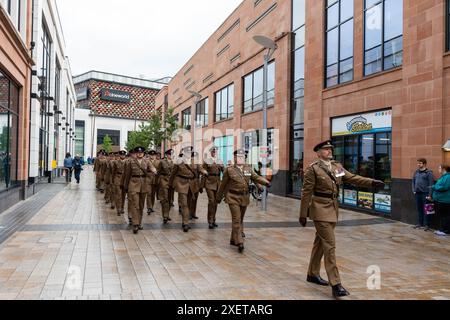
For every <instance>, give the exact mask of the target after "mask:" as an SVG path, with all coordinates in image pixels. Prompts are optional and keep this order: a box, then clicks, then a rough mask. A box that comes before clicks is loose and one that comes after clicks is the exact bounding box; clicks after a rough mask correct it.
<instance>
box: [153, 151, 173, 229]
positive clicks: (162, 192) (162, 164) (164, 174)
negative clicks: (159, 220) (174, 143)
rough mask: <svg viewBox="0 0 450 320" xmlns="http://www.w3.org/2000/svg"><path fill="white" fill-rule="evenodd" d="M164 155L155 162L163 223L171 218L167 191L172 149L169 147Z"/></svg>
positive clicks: (169, 187) (171, 165)
mask: <svg viewBox="0 0 450 320" xmlns="http://www.w3.org/2000/svg"><path fill="white" fill-rule="evenodd" d="M165 155H166V157H165V158H164V159H162V160H160V161H158V162H157V165H158V166H157V170H158V192H159V195H158V198H159V201H160V202H161V209H162V217H163V220H164V224H167V222H168V221H171V220H172V219H171V218H170V216H169V213H170V202H169V193H170V189H171V186H170V175H171V174H172V170H173V166H174V164H173V161H172V156H173V150H172V149H169V150H167V151H166V152H165Z"/></svg>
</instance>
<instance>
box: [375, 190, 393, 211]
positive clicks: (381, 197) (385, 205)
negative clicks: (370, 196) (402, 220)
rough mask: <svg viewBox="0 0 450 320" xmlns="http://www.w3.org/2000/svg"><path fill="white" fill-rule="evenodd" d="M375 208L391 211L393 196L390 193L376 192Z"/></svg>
mask: <svg viewBox="0 0 450 320" xmlns="http://www.w3.org/2000/svg"><path fill="white" fill-rule="evenodd" d="M375 210H377V211H382V212H391V196H390V195H389V194H381V193H375Z"/></svg>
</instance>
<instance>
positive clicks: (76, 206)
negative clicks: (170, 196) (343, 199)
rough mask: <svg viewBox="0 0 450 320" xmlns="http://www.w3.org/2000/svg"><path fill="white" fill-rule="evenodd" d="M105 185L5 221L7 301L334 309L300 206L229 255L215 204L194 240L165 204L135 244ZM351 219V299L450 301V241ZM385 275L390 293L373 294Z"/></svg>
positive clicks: (87, 185)
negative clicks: (212, 216)
mask: <svg viewBox="0 0 450 320" xmlns="http://www.w3.org/2000/svg"><path fill="white" fill-rule="evenodd" d="M93 179H94V176H93V174H92V168H86V170H84V171H83V175H82V182H81V184H80V185H77V184H75V183H73V184H71V185H69V186H67V187H65V188H64V189H62V187H61V186H60V187H58V186H52V185H49V188H48V189H46V190H45V191H42V192H41V193H38V195H36V196H35V197H33V198H31V199H29V200H27V201H25V202H23V203H22V204H19V205H18V206H15V207H13V208H11V209H10V210H8V211H7V212H5V213H3V214H1V215H0V226H3V228H0V299H33V300H35V299H71V300H77V299H78V300H88V299H95V300H122V299H123V300H138V299H146V300H153V299H169V300H174V299H186V300H198V299H236V300H253V299H269V300H270V299H287V300H292V299H314V300H317V299H331V294H330V291H331V290H330V288H326V287H325V288H323V287H317V286H314V285H312V284H309V283H307V282H306V281H305V277H306V271H307V267H308V261H309V255H310V252H311V248H312V242H313V239H314V228H313V227H312V224H308V227H307V228H304V229H303V228H300V227H299V225H298V222H297V221H298V209H299V204H300V202H299V201H298V200H295V199H289V198H281V197H276V196H272V195H270V196H269V202H268V208H269V211H268V212H267V213H263V212H262V211H260V209H259V206H258V205H257V203H256V202H252V203H251V205H250V207H249V210H248V211H247V215H246V224H245V227H246V235H247V238H246V242H245V248H246V249H245V252H244V254H239V253H238V252H237V250H236V248H235V247H231V246H229V245H228V244H229V237H230V220H231V218H230V213H229V211H228V208H227V206H226V205H224V204H221V205H220V207H219V210H218V224H219V228H218V229H216V230H209V229H208V228H207V224H206V208H207V198H206V194H202V195H201V197H200V200H199V210H198V215H199V216H200V219H199V220H198V221H197V222H194V228H193V229H192V230H191V231H190V232H189V233H187V234H186V233H183V232H182V231H181V221H180V217H179V215H178V212H177V211H178V210H176V208H175V209H173V210H172V213H171V217H172V219H173V223H172V224H171V225H170V226H167V227H166V226H163V225H162V219H161V210H160V206H159V204H158V205H157V206H156V208H155V209H156V213H154V214H152V215H151V216H145V218H144V223H145V230H144V231H141V232H140V233H139V234H138V235H133V234H132V232H131V230H129V229H128V227H127V225H126V221H125V219H124V217H118V216H117V215H116V213H115V211H114V210H111V209H109V206H107V205H105V203H104V200H103V195H102V194H99V193H97V192H96V191H95V189H94V181H93ZM340 220H341V222H340V224H339V226H338V227H337V229H336V238H337V261H338V267H339V270H340V273H341V277H342V279H343V284H344V285H345V287H346V288H347V289H348V290H349V291H350V292H351V296H349V297H348V298H347V299H355V300H362V299H377V300H378V299H436V300H441V299H450V273H449V270H450V258H449V257H450V238H447V237H444V238H439V237H437V236H435V235H434V234H432V233H430V232H424V231H421V230H414V229H412V228H411V226H409V225H406V224H402V223H398V222H394V221H391V220H387V219H384V218H381V217H375V216H369V215H365V214H361V213H356V212H352V211H347V210H342V211H341V217H340ZM1 239H3V240H1ZM368 268H369V270H368ZM377 269H378V270H380V271H381V282H380V284H381V287H380V289H379V290H369V289H368V283H369V284H376V282H373V281H372V279H373V274H372V273H371V271H372V270H377ZM368 271H369V272H368ZM322 276H323V277H324V278H326V274H325V270H324V269H322ZM371 276H372V277H371Z"/></svg>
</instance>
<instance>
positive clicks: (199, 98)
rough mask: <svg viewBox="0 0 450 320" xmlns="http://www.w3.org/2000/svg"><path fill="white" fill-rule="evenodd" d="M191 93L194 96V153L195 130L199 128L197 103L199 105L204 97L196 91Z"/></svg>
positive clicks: (193, 144)
mask: <svg viewBox="0 0 450 320" xmlns="http://www.w3.org/2000/svg"><path fill="white" fill-rule="evenodd" d="M189 93H190V94H192V95H193V96H194V98H195V99H194V108H193V109H194V110H193V112H192V113H193V114H194V125H193V126H192V127H193V128H194V131H193V134H192V146H193V147H194V151H195V129H196V127H197V103H199V102H200V101H201V100H202V98H203V97H202V95H201V94H200V93H198V92H196V91H192V90H189Z"/></svg>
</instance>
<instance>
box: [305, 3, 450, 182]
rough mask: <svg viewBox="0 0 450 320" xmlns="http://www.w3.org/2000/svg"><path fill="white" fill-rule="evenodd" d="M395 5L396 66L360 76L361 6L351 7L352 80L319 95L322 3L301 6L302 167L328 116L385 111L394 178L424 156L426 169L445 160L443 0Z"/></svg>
mask: <svg viewBox="0 0 450 320" xmlns="http://www.w3.org/2000/svg"><path fill="white" fill-rule="evenodd" d="M403 3H404V22H403V44H404V54H403V67H401V68H399V69H396V70H391V71H386V72H383V73H379V74H375V75H372V76H370V77H364V76H363V50H364V48H363V39H364V25H363V20H364V19H363V7H362V5H363V2H362V1H355V35H354V36H355V44H354V63H355V69H354V81H352V82H350V83H347V84H343V85H340V86H338V87H335V88H331V89H324V76H323V75H324V29H323V28H324V27H323V19H324V4H323V1H307V2H306V4H307V15H306V16H307V18H306V19H307V22H306V30H307V33H306V66H305V78H306V81H305V148H306V153H305V155H306V161H305V164H306V165H308V163H310V162H311V161H313V160H314V159H315V154H314V153H313V152H312V148H313V146H314V145H315V144H316V143H317V142H318V141H321V140H324V139H327V138H329V137H330V118H331V117H336V116H341V115H346V114H351V113H355V112H361V113H362V112H367V111H371V110H377V109H381V108H386V107H392V110H393V123H392V127H393V132H392V134H393V144H392V151H393V162H392V175H393V177H394V178H404V179H408V178H410V177H411V175H412V172H413V170H414V169H415V168H416V160H417V158H418V157H426V158H427V159H428V160H429V165H430V167H432V168H433V169H434V171H437V170H436V167H437V165H438V164H439V163H441V162H442V161H444V159H445V157H447V160H448V157H449V155H448V154H445V153H444V152H443V151H442V149H441V147H442V145H443V143H444V142H445V140H446V139H447V138H449V137H450V118H449V117H450V116H449V115H448V113H449V112H448V111H449V105H450V103H449V98H448V96H450V92H448V89H444V88H446V87H447V85H446V80H447V78H450V76H445V77H444V58H443V56H444V53H445V27H444V26H445V17H444V12H445V1H444V0H436V1H429V0H414V1H413V0H404V2H403ZM446 59H448V57H446ZM447 73H448V72H447V71H446V73H445V74H447ZM444 94H445V97H444ZM444 99H445V102H446V103H444ZM446 110H447V112H445V111H446ZM444 115H445V116H444Z"/></svg>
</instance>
